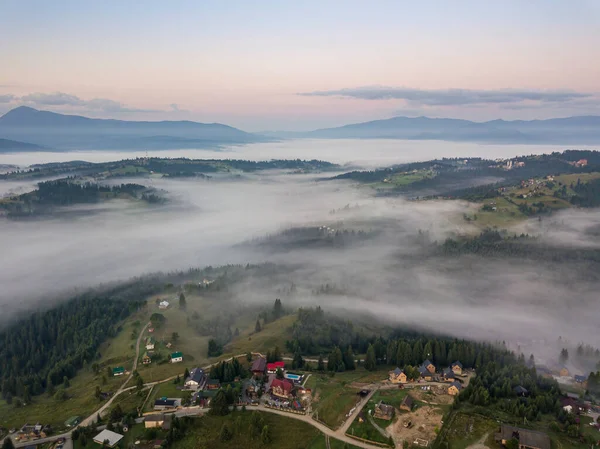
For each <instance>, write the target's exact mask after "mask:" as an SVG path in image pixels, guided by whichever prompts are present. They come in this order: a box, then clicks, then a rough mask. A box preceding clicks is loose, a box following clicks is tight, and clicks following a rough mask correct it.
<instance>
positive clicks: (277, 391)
mask: <svg viewBox="0 0 600 449" xmlns="http://www.w3.org/2000/svg"><path fill="white" fill-rule="evenodd" d="M293 389H294V386H293V385H292V383H291V382H290V381H289V380H287V379H273V382H272V383H271V392H272V393H273V394H274V395H275V396H278V397H280V398H285V399H289V398H291V397H292V390H293Z"/></svg>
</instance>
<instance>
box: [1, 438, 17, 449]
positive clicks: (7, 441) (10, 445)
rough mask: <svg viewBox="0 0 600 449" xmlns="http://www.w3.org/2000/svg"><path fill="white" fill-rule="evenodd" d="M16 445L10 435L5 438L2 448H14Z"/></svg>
mask: <svg viewBox="0 0 600 449" xmlns="http://www.w3.org/2000/svg"><path fill="white" fill-rule="evenodd" d="M14 448H15V445H14V444H13V441H12V439H11V438H10V437H6V438H5V439H4V443H2V449H14Z"/></svg>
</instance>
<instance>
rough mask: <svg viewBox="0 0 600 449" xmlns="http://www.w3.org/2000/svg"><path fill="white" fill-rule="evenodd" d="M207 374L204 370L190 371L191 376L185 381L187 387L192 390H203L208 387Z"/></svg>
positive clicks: (195, 369)
mask: <svg viewBox="0 0 600 449" xmlns="http://www.w3.org/2000/svg"><path fill="white" fill-rule="evenodd" d="M207 380H208V379H207V377H206V374H205V373H204V370H203V369H202V368H194V369H193V370H191V371H190V376H189V377H188V378H187V379H186V380H185V384H184V385H185V387H186V388H188V389H190V390H199V389H200V390H201V389H203V388H204V386H205V385H206V381H207Z"/></svg>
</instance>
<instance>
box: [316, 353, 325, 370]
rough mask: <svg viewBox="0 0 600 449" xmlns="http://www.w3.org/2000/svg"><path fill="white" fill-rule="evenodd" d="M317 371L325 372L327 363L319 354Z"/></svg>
mask: <svg viewBox="0 0 600 449" xmlns="http://www.w3.org/2000/svg"><path fill="white" fill-rule="evenodd" d="M317 370H318V371H325V361H324V360H323V355H322V354H319V361H318V362H317Z"/></svg>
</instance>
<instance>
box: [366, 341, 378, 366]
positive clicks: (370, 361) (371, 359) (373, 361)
mask: <svg viewBox="0 0 600 449" xmlns="http://www.w3.org/2000/svg"><path fill="white" fill-rule="evenodd" d="M376 366H377V358H376V357H375V347H374V346H373V345H372V344H370V345H369V348H368V349H367V357H366V358H365V368H366V369H367V370H369V371H373V370H375V368H376Z"/></svg>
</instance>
